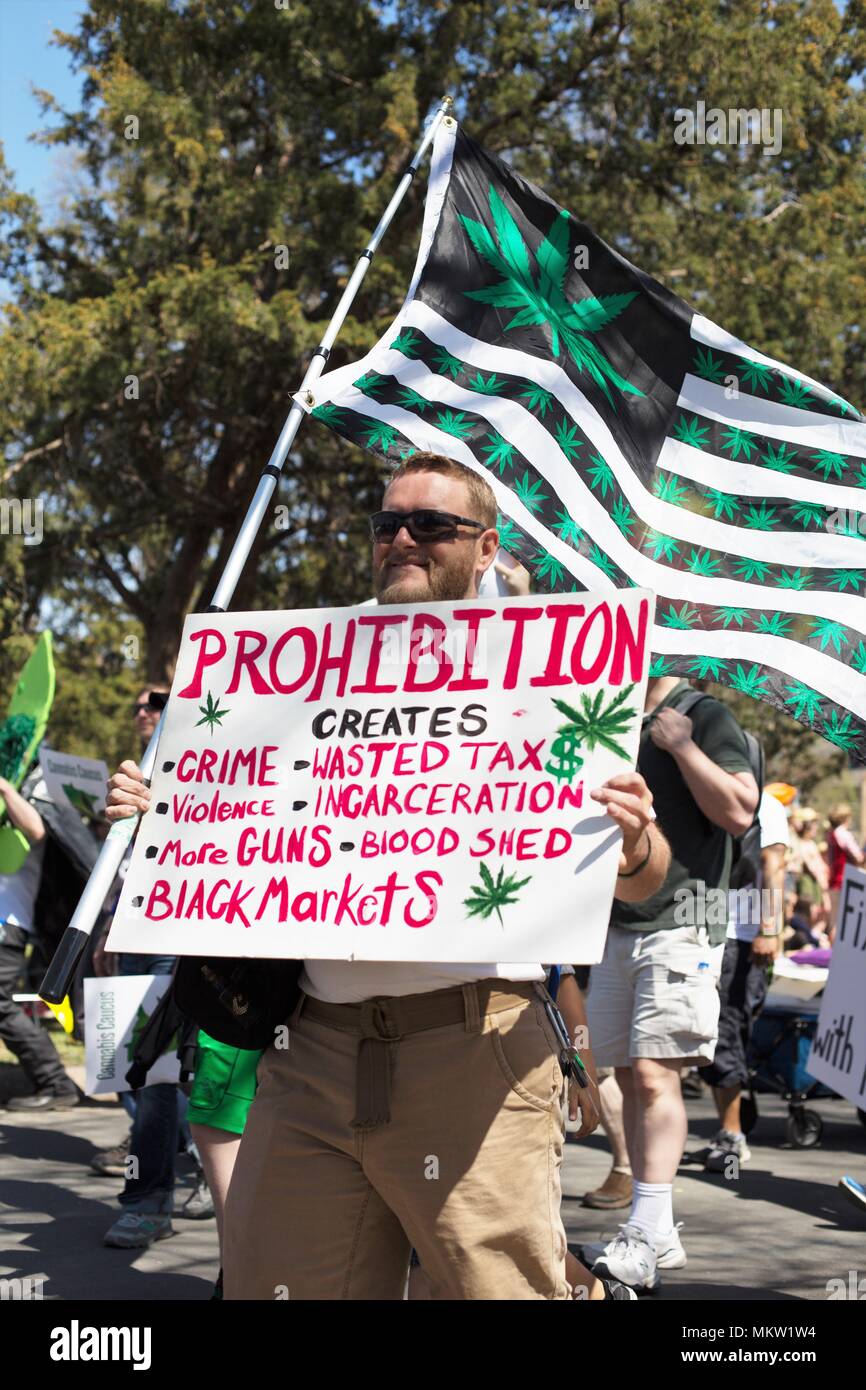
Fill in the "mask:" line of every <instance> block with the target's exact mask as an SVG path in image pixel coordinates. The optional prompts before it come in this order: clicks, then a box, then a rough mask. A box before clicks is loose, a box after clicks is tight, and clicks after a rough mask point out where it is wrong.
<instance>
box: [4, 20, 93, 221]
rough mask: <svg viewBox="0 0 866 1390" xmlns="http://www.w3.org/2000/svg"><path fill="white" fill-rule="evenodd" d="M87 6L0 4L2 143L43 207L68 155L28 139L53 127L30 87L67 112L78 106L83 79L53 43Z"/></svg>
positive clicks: (21, 184)
mask: <svg viewBox="0 0 866 1390" xmlns="http://www.w3.org/2000/svg"><path fill="white" fill-rule="evenodd" d="M86 8H87V6H86V3H85V0H0V140H2V141H3V145H4V147H5V152H6V159H7V162H8V163H9V165H10V167H11V168H12V169H13V170H14V173H15V184H16V187H17V188H18V189H20V190H21V192H26V193H35V195H36V197H37V198H38V199H39V201H40V202H42V203H44V202H50V201H51V196H52V192H53V191H54V190H55V187H56V184H57V181H58V175H59V165H60V161H61V160H62V159H63V158H64V156H63V155H61V153H60V151H59V150H57V149H54V148H51V147H49V148H45V147H44V146H42V145H34V144H32V143H30V142H29V141H28V139H27V136H28V135H29V134H31V132H32V131H34V130H38V129H41V128H43V127H44V125H45V124H46V119H47V123H48V124H50V123H51V121H50V117H49V118H44V117H42V116H40V112H39V105H38V103H37V101H36V98H35V97H34V96H33V94H32V92H31V87H32V86H35V87H43V88H47V90H48V91H49V92H53V93H54V95H55V96H56V97H57V99H58V100H59V101H60V102H61V104H62V105H63V106H65V107H66V108H67V109H69V108H72V109H75V108H76V107H77V106H78V98H79V93H80V89H81V79H80V77H79V76H76V75H73V73H72V72H71V70H70V67H69V54H68V52H67V51H66V50H65V49H62V48H55V47H53V46H52V45H51V43H50V39H51V31H52V29H63V30H65V31H66V32H71V31H74V30H76V29H77V28H78V23H77V16H78V15H79V14H81V13H82V11H84V10H85V9H86Z"/></svg>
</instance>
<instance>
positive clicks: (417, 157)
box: [39, 96, 454, 1004]
mask: <svg viewBox="0 0 866 1390" xmlns="http://www.w3.org/2000/svg"><path fill="white" fill-rule="evenodd" d="M453 104H454V101H453V98H452V97H450V96H445V97H443V98H442V100H441V102H440V103H439V106H438V108H437V110H436V112H435V114H434V115H433V117H432V118H431V120H430V122H429V124H428V125H427V129H426V130H425V132H424V134H423V136H422V138H421V142H420V144H419V145H418V148H417V149H416V151H415V153H414V154H413V156H412V158H411V160H410V161H409V163H408V164H407V165H406V168H405V170H404V172H403V175H402V177H401V179H400V182H399V183H398V185H397V187H396V189H395V190H394V194H393V196H392V198H391V201H390V202H389V204H388V206H387V207H386V209H385V211H384V212H383V214H382V216H381V218H380V219H379V223H378V226H377V227H376V230H375V231H374V232H373V235H372V236H371V237H370V240H369V241H368V242H367V245H366V246H365V247H364V250H363V251H362V252H361V254H360V256H359V257H358V261H357V264H356V265H355V269H354V270H353V271H352V274H351V276H350V278H349V282H348V284H347V285H346V288H345V289H344V290H343V293H342V295H341V297H340V302H339V304H338V305H337V307H336V309H335V310H334V313H333V315H332V316H331V320H330V322H329V324H328V327H327V328H326V330H325V333H324V336H323V338H322V341H321V342H320V343H319V346H318V347H317V348H316V350H315V352H314V353H313V355H312V358H311V359H310V364H309V366H308V367H307V370H306V372H305V373H304V378H303V381H302V382H301V384H300V386H299V388H298V390H297V392H296V393H295V394H296V395H298V396H300V397H301V398H302V399H303V400H304V401H305V402H306V404H307V405H309V404H311V403H312V398H313V397H312V391H311V389H310V388H311V387H312V385H313V383H314V382H315V381H317V380H318V378H319V377H320V376H321V374H322V372H323V371H324V369H325V366H326V364H327V361H328V358H329V356H330V354H331V348H332V346H333V344H334V340H335V338H336V337H337V334H338V333H339V331H340V329H341V328H342V326H343V322H344V320H345V318H346V315H347V314H348V312H349V309H350V308H351V305H352V302H353V300H354V299H355V296H356V295H357V293H358V290H359V289H360V287H361V283H362V281H363V279H364V276H365V275H366V274H367V271H368V270H369V268H370V263H371V261H372V259H373V256H374V255H375V253H376V250H377V248H378V246H379V243H380V241H381V240H382V237H383V236H384V235H385V232H386V231H387V230H388V227H389V225H390V223H391V222H392V221H393V218H394V214H395V213H396V211H397V209H398V207H399V206H400V204H401V203H402V201H403V199H404V197H405V196H406V193H407V192H408V190H409V186H410V185H411V183H412V180H413V178H414V177H415V175H416V173H417V172H418V166H419V164H420V162H421V160H422V158H423V157H424V154H425V153H426V151H427V149H428V147H429V145H430V144H431V142H432V140H433V137H434V136H435V134H436V131H437V130H438V129H439V126H440V125H441V124H442V122H443V121H444V120H450V119H451V115H450V112H451V107H452V106H453ZM305 415H306V411H305V410H304V408H303V406H301V405H299V404H298V402H297V401H294V402H293V404H292V408H291V410H290V411H289V413H288V415H287V417H286V421H285V424H284V425H283V428H282V430H281V431H280V435H279V438H278V440H277V442H276V444H275V445H274V449H273V453H272V454H271V456H270V458H269V459H268V461H267V463H266V464H265V466H264V468H263V469H262V474H261V477H260V478H259V481H258V485H257V487H256V490H255V493H254V495H253V499H252V501H251V502H250V505H249V507H248V508H247V513H246V516H245V517H244V519H243V522H242V524H241V528H240V530H239V531H238V534H237V538H236V540H235V543H234V545H233V546H232V550H231V554H230V555H229V557H228V560H227V561H226V564H225V568H224V569H223V572H222V575H221V576H220V579H219V583H218V584H217V587H216V589H215V591H214V596H213V599H212V601H211V603H210V604H209V605H208V608H207V610H206V611H207V612H208V613H225V612H226V610H227V609H228V606H229V604H230V603H231V600H232V596H233V594H234V591H235V589H236V587H237V584H238V580H239V579H240V577H241V574H242V573H243V570H244V566H245V564H246V562H247V560H248V558H249V554H250V551H251V549H252V547H253V542H254V541H255V538H256V535H257V534H258V531H259V528H260V527H261V524H262V522H263V520H264V518H265V515H266V513H267V510H268V505H269V503H270V500H271V497H272V496H273V494H274V491H275V489H276V486H277V483H278V482H279V479H280V475H281V473H282V468H283V464H284V463H285V461H286V458H287V457H288V453H289V450H290V448H291V447H292V443H293V442H294V438H295V435H296V434H297V432H298V429H299V427H300V424H301V420H302V419H303V418H304V416H305ZM166 709H167V706H166ZM166 709H163V711H162V714H161V715H160V718H159V723H158V724H157V726H156V728H155V729H154V731H153V734H152V736H151V739H150V742H149V743H148V745H147V749H146V750H145V753H144V756H143V757H142V759H141V763H140V767H141V771H142V775H143V776H144V780H145V782H146V783H147V785H148V786H149V785H150V779H151V776H152V774H153V770H154V767H155V766H156V754H157V749H158V747H159V739H160V734H161V733H162V728H163V723H164V721H165V715H166ZM139 819H140V816H138V815H136V816H128V817H126V818H124V819H123V820H120V821H115V823H114V825H113V826H112V827H111V830H110V831H109V833H108V835H107V837H106V839H105V842H104V844H103V846H102V849H101V851H100V854H99V858H98V859H97V861H96V863H95V864H94V866H93V869H92V871H91V874H90V877H89V879H88V880H87V883H86V884H85V887H84V891H83V893H82V895H81V897H80V899H79V901H78V906H77V907H76V909H75V912H74V914H73V916H72V919H71V921H70V923H69V926H68V927H67V928H66V930H65V931H64V933H63V936H62V937H61V939H60V944H59V945H58V947H57V950H56V951H55V953H54V956H53V957H52V960H51V963H50V965H49V966H48V969H47V971H46V972H45V977H44V979H43V981H42V984H41V986H40V990H39V993H40V996H41V998H42V999H44V1000H45V1002H46V1003H47V1004H60V1003H62V1002H63V1000H64V999H65V997H66V995H67V994H68V992H69V987H70V985H71V983H72V977H73V975H74V974H75V971H76V969H77V967H78V962H79V961H80V959H81V956H82V954H83V952H84V948H85V946H86V945H87V942H88V940H89V938H90V934H91V932H92V931H93V927H94V924H95V923H96V920H97V918H98V916H99V914H100V912H101V911H102V906H103V904H104V902H105V899H106V897H107V896H108V893H109V892H110V890H111V885H112V884H113V883H114V880H115V877H116V875H117V871H118V869H119V868H120V865H121V862H122V860H123V856H124V854H125V853H126V850H127V847H128V845H129V843H130V841H131V840H132V838H133V836H134V834H135V831H136V829H137V828H138V822H139Z"/></svg>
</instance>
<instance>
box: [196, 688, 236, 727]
mask: <svg viewBox="0 0 866 1390" xmlns="http://www.w3.org/2000/svg"><path fill="white" fill-rule="evenodd" d="M199 709H200V710H201V712H202V714H203V715H204V719H199V720H197V721H196V726H195V727H196V728H198V727H199V725H200V724H207V725H208V727H209V728H210V733H211V738H213V731H214V726H215V725H217V724H219V726H220V728H222V721H223V719H224V717H225V716H226V715H227V714H229V713H230V710H227V709H220V707H219V700H215V699H214V698H213V696H212V695H211V693H210V691H208V693H207V704H206V705H199Z"/></svg>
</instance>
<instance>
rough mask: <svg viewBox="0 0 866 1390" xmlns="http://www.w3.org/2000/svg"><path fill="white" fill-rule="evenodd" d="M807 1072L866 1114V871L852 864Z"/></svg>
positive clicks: (844, 883)
mask: <svg viewBox="0 0 866 1390" xmlns="http://www.w3.org/2000/svg"><path fill="white" fill-rule="evenodd" d="M806 1068H807V1070H808V1072H809V1074H810V1075H811V1076H814V1077H815V1078H816V1080H818V1081H823V1082H824V1084H825V1085H827V1086H831V1087H832V1089H833V1090H834V1091H838V1093H839V1095H840V1096H844V1097H845V1099H846V1100H850V1101H851V1104H852V1105H856V1106H857V1108H858V1110H866V873H864V872H863V871H862V869H855V868H854V867H853V865H850V864H849V865H848V867H847V868H846V870H845V877H844V879H843V881H842V894H841V897H840V899H839V916H838V918H837V921H836V940H835V941H834V943H833V955H832V957H831V960H830V975H829V978H828V980H827V987H826V989H825V990H824V994H823V996H822V999H821V1012H820V1014H819V1016H818V1023H817V1026H816V1028H815V1036H814V1038H813V1039H812V1047H811V1050H810V1052H809V1060H808V1062H807V1063H806Z"/></svg>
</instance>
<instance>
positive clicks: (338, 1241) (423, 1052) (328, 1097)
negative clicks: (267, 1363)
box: [223, 981, 570, 1299]
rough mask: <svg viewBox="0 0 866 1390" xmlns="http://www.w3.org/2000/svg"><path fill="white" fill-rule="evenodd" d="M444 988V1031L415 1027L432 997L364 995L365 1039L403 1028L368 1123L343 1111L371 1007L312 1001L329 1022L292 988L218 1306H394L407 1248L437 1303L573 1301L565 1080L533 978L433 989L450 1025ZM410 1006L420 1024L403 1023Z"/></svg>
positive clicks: (249, 1131)
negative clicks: (379, 1108)
mask: <svg viewBox="0 0 866 1390" xmlns="http://www.w3.org/2000/svg"><path fill="white" fill-rule="evenodd" d="M499 985H501V986H502V989H500V988H498V986H499ZM455 995H456V996H457V1000H456V1007H457V1009H459V1011H460V1013H461V1014H462V1021H460V1022H456V1021H451V1022H448V1023H447V1024H445V1025H444V1026H429V1023H430V1018H429V1015H430V1010H431V1008H433V1009H434V1010H435V1005H436V999H434V995H433V994H431V995H411V996H408V998H403V999H395V1000H388V999H385V1000H380V1001H378V1002H377V1005H376V1007H377V1008H378V1010H379V1014H378V1015H377V1027H378V1028H379V1029H380V1032H379V1036H380V1037H382V1036H385V1037H387V1036H388V1033H389V1029H390V1036H391V1037H392V1038H393V1037H394V1035H395V1033H396V1032H397V1030H398V1029H399V1028H400V1027H401V1019H402V1020H403V1023H402V1036H400V1037H399V1040H397V1041H389V1042H388V1043H387V1045H385V1048H384V1053H385V1055H386V1056H387V1059H388V1066H389V1070H390V1078H389V1094H388V1098H387V1107H388V1108H389V1110H390V1120H388V1121H387V1122H386V1123H376V1122H373V1123H372V1124H370V1125H367V1126H366V1127H363V1126H359V1125H358V1124H357V1123H356V1124H355V1125H353V1123H352V1121H353V1117H355V1115H356V1100H357V1099H358V1098H359V1097H361V1095H362V1092H363V1091H364V1087H363V1086H362V1087H361V1088H360V1089H358V1091H357V1095H356V1082H357V1080H358V1077H357V1074H356V1073H357V1065H358V1053H359V1041H360V1037H361V1033H360V1030H359V1026H358V1021H359V1015H360V1013H361V1009H362V1008H363V1009H365V1010H367V1009H368V1008H369V1006H368V1005H364V1006H358V1005H349V1004H343V1005H328V1006H325V1008H326V1009H327V1011H328V1013H329V1015H330V1017H331V1019H332V1020H335V1021H334V1022H328V1023H325V1022H322V1021H319V1020H316V1019H313V1018H312V1017H311V1014H312V1013H313V1012H314V1010H315V1009H316V1007H317V1005H316V1001H309V1000H307V999H306V998H302V1000H301V1004H300V1005H299V1008H298V1010H296V1013H295V1015H294V1017H293V1019H292V1022H291V1030H290V1034H289V1046H288V1047H287V1048H285V1049H278V1048H275V1047H271V1048H269V1049H268V1051H267V1052H265V1054H264V1055H263V1057H262V1059H261V1062H260V1063H259V1072H258V1078H259V1089H258V1092H257V1094H256V1098H255V1100H254V1102H253V1105H252V1108H251V1110H250V1115H249V1120H248V1122H247V1127H246V1130H245V1132H244V1136H243V1140H242V1142H241V1147H240V1152H239V1154H238V1159H237V1163H236V1166H235V1169H234V1174H233V1176H232V1182H231V1187H230V1190H229V1195H228V1201H227V1206H226V1218H225V1242H224V1261H223V1262H224V1278H225V1297H226V1298H227V1299H274V1298H278V1299H279V1298H289V1299H400V1298H402V1296H403V1290H404V1285H405V1281H406V1275H407V1270H408V1264H409V1250H410V1245H414V1246H415V1249H416V1250H417V1251H418V1254H419V1257H420V1261H421V1266H422V1268H423V1270H424V1272H425V1274H426V1275H427V1278H428V1280H429V1282H430V1286H431V1289H432V1293H433V1297H434V1298H440V1299H448V1298H452V1299H567V1298H569V1297H570V1289H569V1286H568V1284H567V1283H566V1280H565V1249H566V1245H565V1231H564V1229H563V1225H562V1220H561V1217H560V1210H559V1208H560V1195H561V1194H560V1164H561V1159H562V1143H563V1137H564V1127H563V1115H562V1097H563V1090H564V1083H563V1078H562V1072H561V1070H560V1067H559V1061H558V1055H559V1051H558V1046H557V1043H556V1039H555V1036H554V1034H553V1030H552V1028H551V1027H550V1024H549V1022H548V1020H547V1017H546V1015H545V1014H544V1010H543V1007H542V1003H541V998H542V995H541V990H540V987H539V986H537V985H531V984H511V983H509V982H507V981H498V982H494V981H483V982H481V983H480V984H478V985H475V984H471V985H464V986H462V987H458V988H457V989H456V990H454V989H449V990H439V991H435V996H436V998H437V999H439V1000H441V1001H442V1003H443V1008H444V1005H445V1003H447V1004H448V1005H449V1008H448V1010H447V1013H448V1015H449V1017H450V1018H451V1019H452V1020H453V1018H454V1015H455V998H454V996H455ZM413 1001H424V1009H425V1020H424V1027H423V1030H422V1031H409V1028H408V1025H407V1024H406V1021H405V1020H406V1018H407V1011H408V1014H409V1015H411V1011H412V1006H413ZM305 1005H306V1006H307V1007H306V1008H305ZM318 1007H319V1008H321V1007H322V1006H318ZM366 1017H367V1019H368V1021H369V1017H370V1015H369V1012H368V1013H367V1015H366ZM340 1018H343V1019H344V1020H345V1022H344V1024H342V1025H340V1023H339V1022H336V1020H339V1019H340ZM416 1022H417V1019H416ZM364 1036H365V1038H369V1037H370V1036H371V1033H370V1032H369V1031H367V1032H366V1033H365V1034H364ZM377 1045H378V1044H377ZM357 1108H358V1109H361V1108H362V1107H361V1106H360V1105H358V1106H357Z"/></svg>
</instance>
